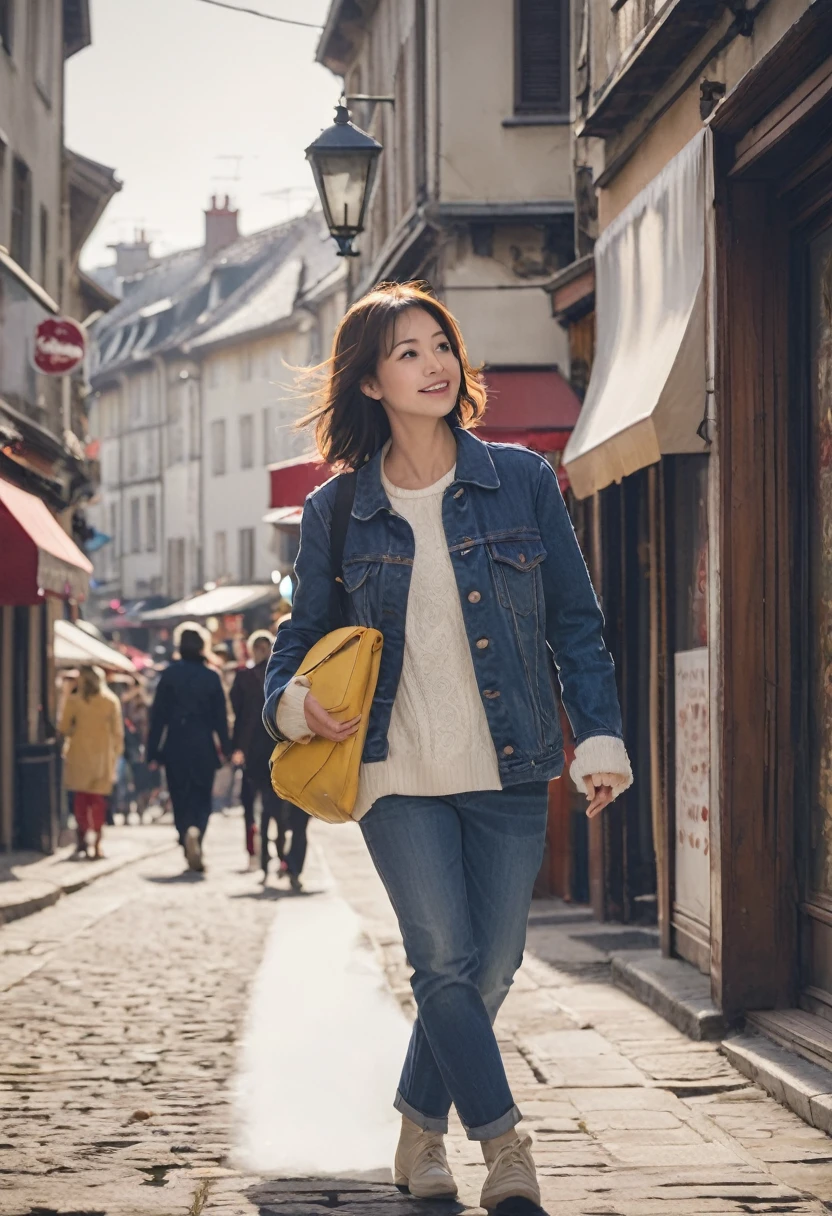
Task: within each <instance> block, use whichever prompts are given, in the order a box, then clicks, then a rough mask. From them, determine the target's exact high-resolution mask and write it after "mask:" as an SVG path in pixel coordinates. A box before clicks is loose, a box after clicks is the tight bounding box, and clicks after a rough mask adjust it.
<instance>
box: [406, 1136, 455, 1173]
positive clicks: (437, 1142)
mask: <svg viewBox="0 0 832 1216" xmlns="http://www.w3.org/2000/svg"><path fill="white" fill-rule="evenodd" d="M416 1162H418V1164H419V1165H420V1166H422V1167H424V1168H427V1169H430V1168H431V1167H432V1166H433V1167H437V1168H438V1169H441V1170H445V1171H446V1172H447V1171H448V1159H447V1157H446V1156H445V1144H444V1141H443V1139H442V1137H441V1136H439V1135H437V1136H435V1137H434V1136H429V1135H423V1136H422V1137H421V1138H420V1142H419V1146H418V1148H417V1150H416V1161H414V1164H416Z"/></svg>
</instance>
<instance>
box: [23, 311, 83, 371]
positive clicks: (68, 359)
mask: <svg viewBox="0 0 832 1216" xmlns="http://www.w3.org/2000/svg"><path fill="white" fill-rule="evenodd" d="M86 348H87V336H86V334H85V332H84V330H83V327H82V326H80V325H79V324H78V322H77V321H73V320H72V319H71V318H70V317H46V318H45V319H44V320H43V321H41V322H40V324H39V325H38V327H37V329H36V330H35V348H34V352H33V355H32V362H33V363H34V365H35V367H36V368H37V370H38V371H39V372H41V373H42V374H43V375H44V376H68V375H69V374H70V372H74V371H75V369H76V367H78V366H80V364H81V363H83V361H84V353H85V351H86Z"/></svg>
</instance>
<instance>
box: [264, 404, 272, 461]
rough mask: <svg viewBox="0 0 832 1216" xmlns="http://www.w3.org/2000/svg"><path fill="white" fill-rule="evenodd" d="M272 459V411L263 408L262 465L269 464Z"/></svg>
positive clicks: (268, 408)
mask: <svg viewBox="0 0 832 1216" xmlns="http://www.w3.org/2000/svg"><path fill="white" fill-rule="evenodd" d="M271 459H272V411H271V407H270V406H268V405H267V406H264V408H263V464H270V463H271Z"/></svg>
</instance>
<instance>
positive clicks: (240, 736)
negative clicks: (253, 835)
mask: <svg viewBox="0 0 832 1216" xmlns="http://www.w3.org/2000/svg"><path fill="white" fill-rule="evenodd" d="M273 641H274V639H273V637H272V635H271V634H270V633H267V632H266V631H265V630H260V631H258V632H257V633H253V634H252V635H251V637H250V638H249V640H248V649H249V652H250V654H251V656H252V658H253V659H254V666H253V667H246V668H243V669H242V670H241V671H238V672H237V675H236V677H235V680H234V687H233V688H232V689H231V706H232V708H233V710H234V714H235V718H234V735H233V739H232V747H233V748H234V756H235V763H237V762H242V763H244V764H245V773H246V777H247V778H248V780H249V781H250V782H251V785H252V787H253V788H254V789H255V790H256V791H257V793H258V794H259V795H260V798H261V801H262V806H263V810H262V814H261V816H260V859H261V865H262V867H263V881H264V882H265V881H266V879H267V877H268V872H269V861H270V849H269V823H270V822H271V821H272V820H274V821H275V823H276V824H277V856H278V858H279V859H280V869H281V873H285V872H287V871H288V874H289V881H290V883H291V885H292V890H293V891H296V892H297V891H300V890H302V885H301V881H300V875H301V871H302V870H303V863H304V861H305V860H306V827H307V823H308V818H309V817H308V816H307V814H306V812H305V811H302V810H301V809H300V808H299V807H296V806H293V805H292V804H291V802H286V801H285V800H284V799H283V798H281V797H279V795H277V794H276V793H275V792H274V790H273V789H272V780H271V773H270V771H269V760H270V758H271V754H272V752H273V751H274V739H272V737H271V735H270V734H269V732H268V731H267V730H266V728H265V726H264V725H263V705H264V704H265V700H266V694H265V692H264V686H265V682H266V667H267V665H268V662H269V657H270V655H271V651H272V643H273ZM287 829H288V830H289V831H290V832H291V833H292V843H291V847H290V849H289V852H288V853H286V854H285V858H284V851H285V841H286V831H287Z"/></svg>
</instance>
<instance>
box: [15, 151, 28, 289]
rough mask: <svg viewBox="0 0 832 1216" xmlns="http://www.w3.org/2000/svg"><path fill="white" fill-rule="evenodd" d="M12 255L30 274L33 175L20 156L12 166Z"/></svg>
mask: <svg viewBox="0 0 832 1216" xmlns="http://www.w3.org/2000/svg"><path fill="white" fill-rule="evenodd" d="M11 254H12V257H13V258H14V260H15V261H16V262H17V264H18V266H22V267H23V269H24V270H25V271H27V272H28V270H29V267H30V265H31V260H32V174H31V173H30V171H29V166H28V165H27V164H26V162H25V161H24V160H21V159H20V157H19V156H16V157H15V158H14V161H13V164H12V244H11Z"/></svg>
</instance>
